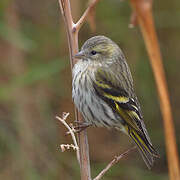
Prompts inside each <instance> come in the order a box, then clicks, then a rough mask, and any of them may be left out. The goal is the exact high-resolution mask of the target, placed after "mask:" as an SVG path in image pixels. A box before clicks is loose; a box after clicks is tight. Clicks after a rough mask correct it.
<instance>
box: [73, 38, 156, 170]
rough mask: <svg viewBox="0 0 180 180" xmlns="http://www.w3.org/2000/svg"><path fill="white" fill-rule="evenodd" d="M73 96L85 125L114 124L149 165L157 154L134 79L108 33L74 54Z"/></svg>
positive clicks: (110, 125)
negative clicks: (132, 143) (135, 90)
mask: <svg viewBox="0 0 180 180" xmlns="http://www.w3.org/2000/svg"><path fill="white" fill-rule="evenodd" d="M75 57H76V58H78V59H79V61H78V62H77V63H76V64H75V65H74V68H73V82H72V98H73V101H74V103H75V105H76V107H77V109H78V110H79V111H80V112H81V113H82V115H83V117H84V120H85V124H84V125H85V126H86V125H87V126H90V125H92V126H97V127H107V128H115V129H117V130H121V131H123V132H124V133H126V134H127V135H128V136H129V137H130V138H131V139H132V140H133V141H134V143H135V144H136V145H137V147H138V150H139V151H140V153H141V155H142V157H143V159H144V161H145V163H146V165H147V167H148V168H149V169H150V168H151V166H152V165H153V162H154V158H155V157H157V156H158V154H157V152H156V151H155V149H154V148H153V146H152V143H151V140H150V138H149V135H148V132H147V130H146V127H145V124H144V121H143V117H142V113H141V109H140V105H139V102H138V99H137V97H136V94H135V92H134V88H133V79H132V76H131V72H130V70H129V67H128V65H127V62H126V59H125V56H124V54H123V53H122V51H121V49H120V48H119V46H118V45H117V44H116V43H114V42H113V41H112V40H111V39H109V38H107V37H105V36H95V37H92V38H90V39H88V40H87V41H86V42H85V43H84V45H83V46H82V48H81V51H80V52H79V53H77V54H76V55H75Z"/></svg>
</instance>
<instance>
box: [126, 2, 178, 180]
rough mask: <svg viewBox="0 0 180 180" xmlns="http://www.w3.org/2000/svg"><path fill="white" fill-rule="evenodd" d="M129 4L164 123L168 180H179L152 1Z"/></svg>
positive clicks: (174, 140) (172, 127)
mask: <svg viewBox="0 0 180 180" xmlns="http://www.w3.org/2000/svg"><path fill="white" fill-rule="evenodd" d="M130 2H131V5H132V8H133V11H135V12H136V15H137V20H138V23H139V25H140V29H141V31H142V34H143V37H144V41H145V44H146V48H147V51H148V54H149V57H150V63H151V66H152V70H153V73H154V77H155V81H156V86H157V90H158V94H159V100H160V108H161V113H162V116H163V122H164V131H165V141H166V150H167V158H168V166H169V174H170V179H171V180H179V179H180V166H179V157H178V153H177V152H178V151H177V145H176V137H175V130H174V124H173V118H172V112H171V105H170V100H169V93H168V88H167V82H166V78H165V72H164V68H163V63H162V57H161V53H160V48H159V44H158V40H157V35H156V31H155V27H154V21H153V16H152V0H131V1H130Z"/></svg>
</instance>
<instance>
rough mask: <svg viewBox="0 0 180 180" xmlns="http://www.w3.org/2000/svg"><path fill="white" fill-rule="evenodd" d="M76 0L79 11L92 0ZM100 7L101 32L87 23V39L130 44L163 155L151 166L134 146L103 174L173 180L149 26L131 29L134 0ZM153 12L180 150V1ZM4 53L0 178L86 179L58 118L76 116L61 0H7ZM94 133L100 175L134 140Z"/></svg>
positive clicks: (0, 50) (0, 16)
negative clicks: (66, 147) (148, 45)
mask: <svg viewBox="0 0 180 180" xmlns="http://www.w3.org/2000/svg"><path fill="white" fill-rule="evenodd" d="M71 2H72V3H74V4H73V5H72V7H73V8H74V12H75V13H76V14H75V16H76V17H78V15H79V16H80V14H81V13H82V12H83V11H84V9H85V7H86V5H87V2H88V1H85V0H76V1H75V2H74V1H71ZM75 8H76V9H75ZM96 10H97V11H96V26H97V30H96V33H92V32H91V30H90V29H89V25H88V24H85V25H84V26H83V27H82V29H81V31H80V35H79V38H80V39H79V40H80V45H82V44H83V42H84V41H85V40H86V39H88V38H89V37H91V36H94V35H97V34H104V35H106V36H108V37H110V38H112V39H113V40H114V41H116V42H117V43H118V44H119V45H120V47H121V48H122V49H123V51H124V53H125V55H126V57H128V58H127V61H128V63H129V65H130V68H131V71H132V74H133V77H134V82H135V87H136V92H137V94H138V97H139V100H140V102H141V106H142V110H143V112H144V118H145V122H146V125H147V128H148V131H149V134H150V136H151V139H152V141H153V144H154V145H155V147H156V148H157V149H158V150H159V152H160V154H161V158H160V159H159V160H157V162H156V163H155V166H154V167H153V169H152V171H148V170H147V168H146V166H145V164H144V162H143V161H142V159H141V157H140V156H139V154H138V153H137V152H134V153H131V154H130V155H129V156H128V157H125V158H124V159H123V160H121V161H120V162H119V164H117V165H116V166H114V167H113V168H112V169H111V170H110V171H109V172H108V173H107V175H106V176H105V177H104V178H103V179H104V180H111V179H112V180H116V179H123V180H132V179H133V180H140V179H143V180H151V179H156V180H166V179H168V169H167V163H166V156H165V145H164V134H163V128H162V127H163V125H162V120H161V114H160V110H159V102H158V97H157V94H156V87H155V83H154V78H153V74H152V70H151V67H150V64H149V61H148V56H147V53H146V49H145V47H144V42H143V39H142V36H141V33H140V31H139V29H138V27H137V28H134V29H129V28H128V24H129V19H130V15H131V9H130V7H129V2H128V1H120V0H104V1H100V3H99V4H98V6H97V9H96ZM153 11H154V18H155V24H156V28H157V33H158V37H159V41H160V47H161V51H162V55H163V59H164V65H165V71H166V75H167V82H168V85H169V91H170V98H171V102H172V108H173V114H174V120H175V125H176V135H177V143H178V146H179V149H180V138H179V137H180V131H179V129H178V128H179V127H180V121H179V117H180V111H179V107H180V96H179V92H180V86H179V84H180V79H179V77H180V71H179V66H180V61H179V37H180V1H178V0H174V1H168V0H164V1H163V2H162V1H154V6H153ZM76 19H77V18H76ZM0 54H1V66H0V71H1V76H0V162H1V163H0V179H5V180H11V179H14V180H16V179H17V180H20V179H22V180H24V179H27V180H40V179H43V180H46V179H47V180H49V179H53V180H56V179H60V180H71V179H73V180H75V179H77V180H78V179H79V177H80V174H79V166H78V163H77V160H76V157H75V153H74V152H72V151H69V152H64V153H61V152H60V150H59V144H61V143H68V142H71V138H70V137H65V136H64V134H65V131H66V129H65V128H64V127H63V126H62V125H61V124H59V122H57V120H55V116H56V115H61V114H62V112H63V111H65V112H70V113H71V116H70V118H69V119H68V121H69V122H70V121H73V120H74V110H73V105H72V100H71V70H70V65H69V56H68V45H67V39H66V34H65V31H64V23H63V21H62V18H61V16H60V11H59V6H58V1H55V0H52V1H48V0H39V1H30V0H23V1H22V0H1V3H0ZM97 134H98V136H97ZM88 137H89V145H90V158H91V168H92V175H93V177H94V176H95V175H97V174H98V172H100V171H101V169H102V168H103V167H105V166H106V164H107V162H109V161H110V160H111V159H112V158H113V157H114V156H115V155H117V154H120V153H121V152H123V151H125V150H126V149H128V148H129V147H130V146H132V143H131V142H129V139H128V137H126V136H125V135H123V134H122V133H119V132H116V131H107V130H106V129H100V128H99V129H97V128H90V129H89V130H88Z"/></svg>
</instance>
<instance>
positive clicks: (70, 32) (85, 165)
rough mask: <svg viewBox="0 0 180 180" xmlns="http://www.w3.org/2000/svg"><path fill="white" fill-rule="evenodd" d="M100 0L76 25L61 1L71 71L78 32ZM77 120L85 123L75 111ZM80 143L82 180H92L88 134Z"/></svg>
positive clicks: (65, 0)
mask: <svg viewBox="0 0 180 180" xmlns="http://www.w3.org/2000/svg"><path fill="white" fill-rule="evenodd" d="M98 1H99V0H93V1H92V3H90V5H89V7H88V8H87V10H86V11H85V13H84V14H83V15H82V17H81V18H80V19H79V21H78V22H77V23H76V24H74V22H73V18H72V14H71V7H70V1H69V0H59V5H60V9H61V13H62V16H63V19H64V23H65V27H66V32H67V37H68V46H69V53H70V63H71V69H72V68H73V65H74V64H75V62H76V61H77V60H76V59H74V58H73V57H74V55H75V54H76V53H77V52H78V32H79V30H80V28H81V26H82V25H83V23H84V22H85V20H86V19H87V16H88V15H89V12H90V10H91V9H93V8H94V7H95V5H96V4H97V2H98ZM75 114H76V119H77V120H78V121H80V122H83V117H82V115H81V114H80V113H79V112H78V111H77V110H75ZM78 142H79V148H80V168H81V179H82V180H91V173H90V161H89V147H88V140H87V132H86V131H83V132H81V133H80V134H79V135H78Z"/></svg>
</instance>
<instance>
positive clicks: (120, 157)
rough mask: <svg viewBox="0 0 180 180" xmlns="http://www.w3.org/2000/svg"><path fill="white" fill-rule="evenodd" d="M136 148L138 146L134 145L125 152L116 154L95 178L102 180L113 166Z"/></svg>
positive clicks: (95, 179)
mask: <svg viewBox="0 0 180 180" xmlns="http://www.w3.org/2000/svg"><path fill="white" fill-rule="evenodd" d="M136 148H137V147H136V146H134V147H132V148H130V149H128V150H127V151H125V152H124V153H122V154H120V155H119V156H116V157H115V158H114V159H113V160H112V161H111V162H110V163H109V164H108V165H107V166H106V167H105V168H104V169H103V170H102V171H101V172H100V173H99V174H98V175H97V176H96V177H95V178H94V179H93V180H100V179H101V178H102V177H103V176H104V174H105V173H106V172H107V171H108V170H109V169H110V168H111V167H112V166H114V165H115V164H117V163H118V162H119V161H120V160H121V159H122V158H123V157H124V156H126V155H127V154H129V153H130V152H132V151H133V150H135V149H136Z"/></svg>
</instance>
